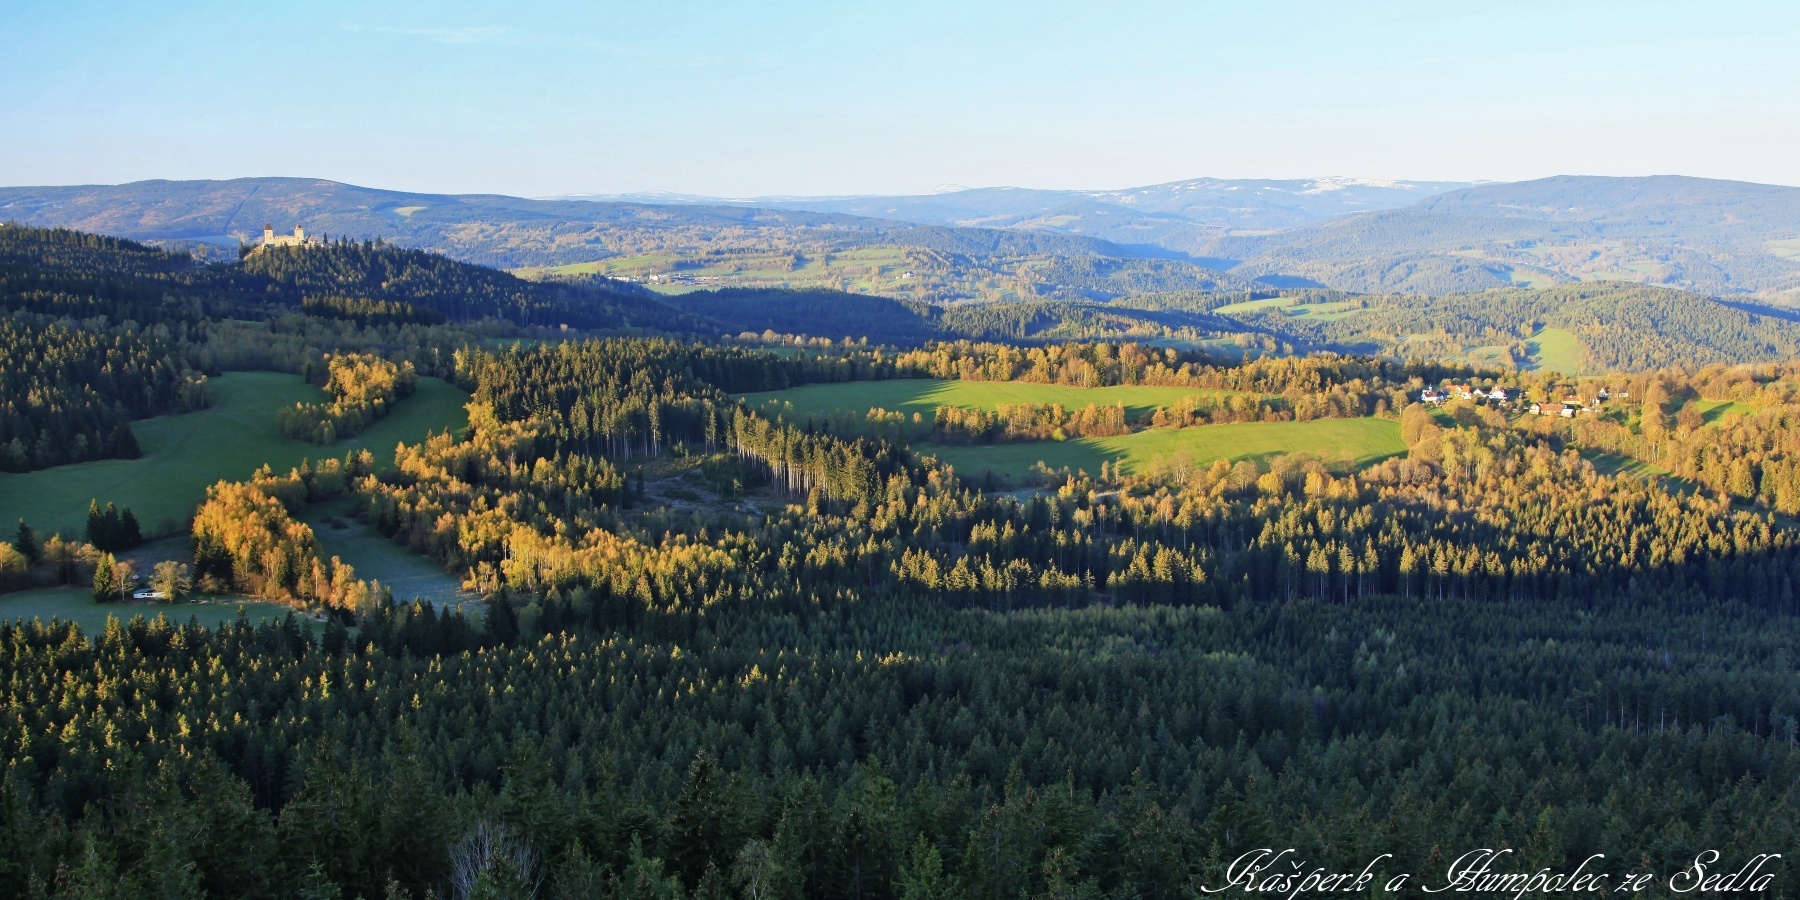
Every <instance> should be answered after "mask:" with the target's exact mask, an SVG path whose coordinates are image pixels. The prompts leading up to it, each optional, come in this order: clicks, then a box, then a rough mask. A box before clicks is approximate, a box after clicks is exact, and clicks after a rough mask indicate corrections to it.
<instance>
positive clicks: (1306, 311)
mask: <svg viewBox="0 0 1800 900" xmlns="http://www.w3.org/2000/svg"><path fill="white" fill-rule="evenodd" d="M1271 309H1275V310H1280V311H1281V312H1282V313H1284V314H1286V315H1287V316H1288V317H1289V318H1294V319H1313V320H1318V321H1332V320H1335V319H1341V318H1343V317H1345V316H1348V315H1351V314H1353V313H1356V312H1358V311H1359V310H1360V309H1361V307H1359V306H1358V305H1357V304H1355V303H1350V302H1346V301H1342V300H1333V301H1327V302H1324V303H1294V302H1293V301H1291V300H1289V299H1288V298H1286V297H1271V298H1269V299H1266V300H1246V301H1244V302H1242V303H1233V304H1231V305H1229V306H1221V307H1219V308H1218V309H1215V310H1213V312H1215V313H1218V314H1219V315H1222V316H1231V315H1239V314H1242V313H1248V312H1258V311H1262V310H1271Z"/></svg>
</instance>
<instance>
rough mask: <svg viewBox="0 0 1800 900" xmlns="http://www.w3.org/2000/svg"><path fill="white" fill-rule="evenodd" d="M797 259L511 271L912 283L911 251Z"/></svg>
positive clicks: (607, 263) (618, 260)
mask: <svg viewBox="0 0 1800 900" xmlns="http://www.w3.org/2000/svg"><path fill="white" fill-rule="evenodd" d="M793 263H794V254H793V253H791V252H789V253H732V254H728V255H726V256H720V257H714V256H703V255H695V254H689V255H685V256H684V255H681V254H674V253H645V254H642V255H639V256H628V257H614V258H611V259H601V260H594V261H592V262H581V263H569V264H567V265H561V266H530V267H525V268H519V269H514V270H512V272H513V274H515V275H518V276H520V277H521V278H543V277H547V276H569V275H612V276H629V277H633V278H644V279H648V278H649V277H650V276H651V275H665V276H666V275H669V274H674V275H686V276H691V277H695V278H715V277H716V278H718V279H720V281H719V283H718V284H717V285H708V286H709V287H829V288H840V287H841V288H847V289H852V290H856V291H860V292H863V293H876V292H881V291H892V290H894V289H895V288H897V287H901V286H904V285H906V284H908V283H909V282H913V283H916V281H917V276H915V277H914V278H912V279H908V278H905V277H904V276H905V275H906V273H907V272H908V271H909V269H910V267H909V265H908V263H907V259H906V250H905V249H903V248H900V247H856V248H853V249H848V250H843V251H839V252H835V253H831V254H825V255H821V254H817V253H809V254H802V255H801V258H800V263H801V264H800V265H798V266H795V265H794V264H793ZM651 288H652V289H653V290H656V291H659V292H661V293H666V294H683V293H687V292H688V291H692V290H697V289H699V288H697V287H696V286H693V285H681V284H666V283H661V284H654V285H651Z"/></svg>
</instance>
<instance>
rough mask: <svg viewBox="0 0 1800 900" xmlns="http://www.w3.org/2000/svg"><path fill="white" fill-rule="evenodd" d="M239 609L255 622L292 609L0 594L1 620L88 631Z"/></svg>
mask: <svg viewBox="0 0 1800 900" xmlns="http://www.w3.org/2000/svg"><path fill="white" fill-rule="evenodd" d="M239 609H242V610H243V611H244V613H245V614H246V615H248V616H249V617H250V621H252V622H266V621H280V620H281V619H282V618H283V617H285V616H286V615H287V614H288V613H289V612H290V609H289V608H288V607H286V606H283V605H281V604H279V603H263V602H260V601H256V600H245V599H243V598H242V597H210V596H201V597H198V598H196V599H193V600H183V601H182V602H180V603H175V604H166V603H95V602H94V596H93V593H92V592H90V591H88V590H87V589H85V588H72V587H50V588H35V589H32V590H29V591H19V592H17V593H12V594H0V621H14V620H22V621H30V620H32V619H39V620H42V621H43V622H46V623H48V622H49V621H50V620H51V619H61V620H63V621H64V622H74V623H75V624H77V625H80V626H81V630H82V631H84V632H86V633H88V634H99V633H100V632H101V631H102V630H103V629H105V628H106V619H107V617H108V616H116V617H118V618H119V619H120V620H121V621H124V622H129V621H131V619H132V617H133V616H143V617H144V618H146V619H154V618H156V617H157V616H159V615H161V616H167V617H168V619H169V622H170V623H171V624H176V625H185V624H187V622H188V620H189V619H190V618H192V619H197V620H199V622H200V624H202V625H207V626H212V625H218V624H220V623H222V622H230V621H232V620H233V619H236V618H237V614H238V610H239ZM299 620H300V621H301V622H303V623H305V624H306V625H307V626H309V627H318V626H317V623H316V622H315V621H314V620H312V619H309V618H306V617H304V616H300V617H299Z"/></svg>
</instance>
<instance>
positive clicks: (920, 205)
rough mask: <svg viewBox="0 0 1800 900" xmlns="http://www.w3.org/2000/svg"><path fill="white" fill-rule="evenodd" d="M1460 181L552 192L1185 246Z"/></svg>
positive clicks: (1407, 198)
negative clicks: (810, 193)
mask: <svg viewBox="0 0 1800 900" xmlns="http://www.w3.org/2000/svg"><path fill="white" fill-rule="evenodd" d="M1467 186H1468V183H1466V182H1448V181H1435V182H1433V181H1418V182H1412V181H1393V180H1382V179H1369V178H1345V177H1330V178H1312V179H1288V180H1278V179H1228V178H1192V179H1187V180H1184V181H1171V182H1166V183H1163V184H1154V185H1147V186H1143V187H1134V188H1125V189H1122V190H1043V189H1037V188H1018V187H989V188H962V189H956V190H939V191H933V192H931V193H925V194H903V195H880V194H875V195H855V196H842V197H792V196H774V197H749V198H742V199H734V198H726V197H702V196H695V195H691V194H673V193H664V192H645V193H635V194H611V195H575V196H570V197H558V198H554V199H558V200H590V201H610V202H629V203H650V204H662V205H680V206H686V205H724V206H743V207H755V208H759V209H786V210H802V211H808V212H819V213H840V214H845V215H855V216H867V217H872V218H880V219H897V220H901V221H907V222H918V223H921V224H930V225H956V226H963V227H977V228H1039V229H1044V230H1050V231H1064V232H1069V233H1074V234H1086V235H1090V236H1093V237H1098V238H1102V239H1104V240H1108V241H1112V242H1114V243H1119V244H1126V245H1140V246H1141V245H1155V246H1160V247H1164V248H1166V249H1171V250H1186V249H1188V248H1189V247H1190V246H1192V245H1193V244H1195V243H1196V242H1200V241H1204V240H1205V239H1207V238H1208V237H1210V236H1213V234H1214V232H1216V231H1218V230H1221V229H1224V230H1234V229H1250V230H1272V229H1280V228H1292V227H1295V226H1298V225H1306V224H1310V223H1313V222H1319V221H1324V220H1326V219H1330V218H1334V217H1337V216H1342V215H1347V214H1350V213H1355V212H1368V211H1375V210H1384V209H1394V208H1398V207H1401V206H1406V205H1409V204H1412V203H1415V202H1417V201H1419V200H1420V199H1422V198H1425V197H1429V196H1432V195H1434V194H1439V193H1442V192H1445V191H1451V190H1456V189H1458V188H1463V187H1467Z"/></svg>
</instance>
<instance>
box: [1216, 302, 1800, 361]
mask: <svg viewBox="0 0 1800 900" xmlns="http://www.w3.org/2000/svg"><path fill="white" fill-rule="evenodd" d="M1309 301H1314V302H1309ZM1221 312H1222V313H1223V315H1224V316H1225V317H1227V318H1231V319H1234V320H1236V321H1240V322H1242V323H1244V324H1245V325H1252V326H1256V327H1259V328H1262V329H1266V330H1268V331H1269V332H1272V333H1276V334H1280V335H1281V336H1283V338H1284V339H1286V340H1288V341H1290V342H1292V343H1294V344H1295V345H1297V346H1299V347H1302V348H1329V349H1335V350H1340V351H1349V352H1362V353H1379V354H1386V355H1395V356H1418V357H1427V358H1436V359H1457V358H1469V359H1471V360H1473V361H1477V362H1483V363H1496V362H1497V363H1502V364H1511V365H1518V366H1521V367H1525V368H1537V367H1543V368H1553V369H1558V370H1560V371H1564V372H1644V371H1651V370H1655V369H1660V368H1664V367H1668V366H1688V367H1698V366H1703V365H1708V364H1712V363H1726V364H1735V363H1747V362H1762V363H1767V362H1780V361H1783V360H1789V359H1794V358H1796V357H1800V319H1797V318H1796V317H1795V316H1794V314H1793V313H1791V312H1788V311H1784V310H1780V309H1773V308H1769V307H1762V306H1757V305H1755V304H1750V303H1738V304H1733V303H1726V302H1722V301H1719V300H1716V299H1713V298H1710V297H1703V296H1700V295H1698V294H1692V293H1687V292H1685V291H1676V290H1670V289H1668V288H1659V287H1650V286H1647V285H1639V284H1630V283H1625V282H1601V283H1595V284H1566V285H1560V286H1557V287H1554V288H1547V289H1543V290H1530V289H1523V288H1511V289H1502V290H1493V291H1480V292H1475V293H1466V294H1449V295H1445V296H1440V297H1421V296H1415V295H1369V296H1355V295H1344V294H1336V295H1333V294H1319V295H1303V296H1300V297H1295V298H1292V299H1291V300H1289V299H1282V300H1276V301H1269V302H1268V305H1259V304H1240V305H1239V306H1238V307H1225V308H1223V309H1222V310H1221ZM1554 342H1561V344H1562V348H1561V350H1560V351H1554V350H1550V349H1547V348H1548V347H1549V346H1550V345H1551V344H1552V343H1554Z"/></svg>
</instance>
